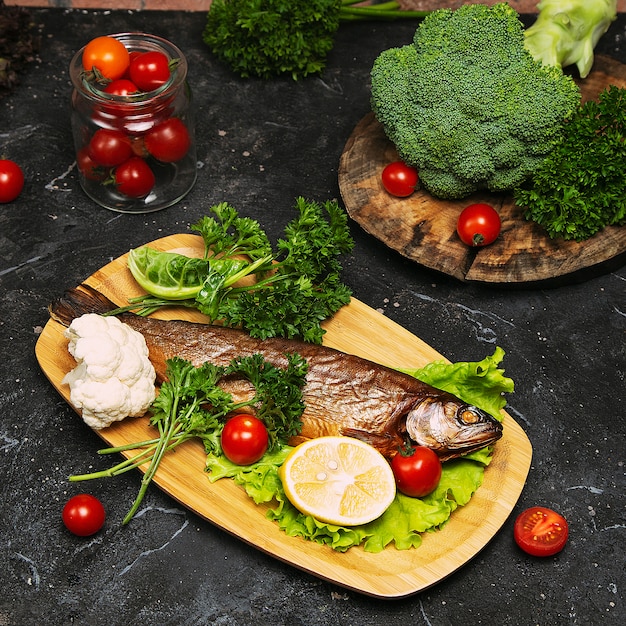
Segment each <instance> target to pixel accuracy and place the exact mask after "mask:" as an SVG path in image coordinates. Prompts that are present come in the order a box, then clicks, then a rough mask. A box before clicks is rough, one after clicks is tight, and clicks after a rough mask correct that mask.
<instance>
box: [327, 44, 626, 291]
mask: <svg viewBox="0 0 626 626" xmlns="http://www.w3.org/2000/svg"><path fill="white" fill-rule="evenodd" d="M578 83H579V85H580V88H581V93H582V98H583V100H584V101H586V100H589V99H592V98H596V97H597V95H598V94H599V93H600V92H601V91H602V90H604V89H605V88H606V87H607V86H608V85H611V84H613V85H617V86H618V87H626V65H624V64H622V63H619V62H618V61H615V60H613V59H611V58H610V57H604V56H598V57H596V62H595V65H594V70H593V71H592V72H591V74H590V75H589V76H588V77H587V78H586V79H585V80H584V81H581V80H579V81H578ZM396 160H398V154H397V152H396V149H395V147H394V145H393V144H392V143H391V142H390V141H389V140H388V139H387V137H386V135H385V132H384V130H383V127H382V126H381V124H379V123H378V122H377V121H376V119H375V118H374V115H373V114H372V113H370V114H369V115H367V116H366V117H365V118H363V119H362V120H361V122H359V124H358V125H357V126H356V128H355V129H354V131H353V132H352V134H351V136H350V138H349V139H348V141H347V143H346V145H345V148H344V151H343V154H342V156H341V160H340V164H339V188H340V191H341V195H342V198H343V201H344V204H345V206H346V209H347V211H348V214H349V215H350V217H352V219H354V220H355V221H356V222H357V223H358V224H360V225H361V227H362V228H363V229H364V230H365V231H367V232H368V233H370V234H371V235H373V236H374V237H376V238H377V239H379V240H380V241H382V242H383V243H385V244H386V245H387V246H389V247H390V248H392V249H393V250H396V251H397V252H399V253H400V254H402V255H403V256H405V257H407V258H408V259H411V260H412V261H416V262H417V263H419V264H421V265H424V266H426V267H428V268H431V269H434V270H438V271H440V272H443V273H444V274H448V275H449V276H454V277H455V278H458V279H460V280H463V281H468V282H469V281H472V282H479V283H493V284H517V285H526V286H528V285H530V284H535V283H543V282H544V281H550V282H553V283H555V284H559V283H564V282H571V281H572V280H580V279H581V278H586V277H588V276H590V275H592V274H594V273H597V272H598V270H606V269H608V268H612V267H619V266H620V265H621V264H622V263H623V262H624V261H626V227H624V226H622V227H617V226H614V227H607V228H605V229H604V230H603V231H601V232H600V233H598V234H596V235H595V236H594V237H592V238H590V239H588V240H587V241H584V242H580V243H577V242H574V241H565V240H562V239H550V237H549V236H548V235H547V234H546V232H545V230H544V229H543V228H542V227H541V226H539V225H537V224H535V223H534V222H529V221H527V220H525V219H524V218H523V209H521V208H520V207H517V206H516V205H515V203H514V202H513V199H512V197H510V196H505V195H496V194H491V193H489V192H481V193H476V194H474V195H472V196H470V197H469V198H465V199H463V200H441V199H438V198H434V197H433V196H431V195H430V194H429V193H428V192H426V191H424V190H418V191H417V192H416V193H414V194H413V195H412V196H410V197H408V198H395V197H393V196H391V195H390V194H388V193H387V192H386V191H385V189H384V188H383V186H382V183H381V173H382V171H383V169H384V167H385V166H386V165H387V164H388V163H390V162H392V161H396ZM474 202H486V203H488V204H491V205H492V206H493V207H494V208H496V210H497V211H498V212H499V213H500V218H501V220H502V232H501V234H500V236H499V237H498V239H497V240H496V241H495V242H494V243H493V244H491V245H489V246H485V247H484V248H473V249H472V248H470V247H468V246H466V245H465V244H463V242H461V240H460V239H459V237H458V235H457V234H456V222H457V219H458V216H459V213H460V212H461V211H462V210H463V209H464V208H465V207H466V206H467V205H469V204H472V203H474ZM592 270H595V271H592Z"/></svg>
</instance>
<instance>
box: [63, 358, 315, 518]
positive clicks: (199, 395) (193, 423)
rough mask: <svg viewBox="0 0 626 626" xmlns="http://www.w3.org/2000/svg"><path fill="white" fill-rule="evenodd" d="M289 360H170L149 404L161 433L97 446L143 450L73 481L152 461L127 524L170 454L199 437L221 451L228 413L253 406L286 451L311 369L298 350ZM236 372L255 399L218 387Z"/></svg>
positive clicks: (275, 444) (211, 450)
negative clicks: (282, 365) (279, 363)
mask: <svg viewBox="0 0 626 626" xmlns="http://www.w3.org/2000/svg"><path fill="white" fill-rule="evenodd" d="M287 359H288V365H287V367H286V368H285V369H281V368H277V367H275V366H273V365H271V364H270V363H268V362H267V361H265V359H264V358H263V356H262V355H260V354H254V355H251V356H248V357H239V358H236V359H233V360H232V361H231V362H230V364H229V365H227V366H225V367H222V366H217V365H214V364H212V363H208V362H207V363H204V364H203V365H201V366H200V367H195V366H194V365H193V364H192V363H190V362H189V361H187V360H185V359H181V358H180V357H174V358H173V359H169V360H168V361H167V370H166V379H167V380H166V381H165V382H164V383H163V384H162V385H161V388H160V391H159V394H158V396H157V397H156V399H155V400H154V402H153V403H152V405H151V407H150V413H151V416H150V423H151V424H152V425H153V426H155V427H156V428H157V430H158V433H159V436H158V437H157V438H155V439H150V440H148V441H141V442H138V443H133V444H128V445H124V446H118V447H115V448H105V449H103V450H98V453H99V454H112V453H115V452H124V451H128V450H139V451H138V452H137V453H136V454H135V455H133V456H131V457H129V458H127V459H126V460H124V461H122V462H121V463H118V464H117V465H115V466H114V467H112V468H110V469H108V470H104V471H101V472H94V473H92V474H81V475H76V476H71V477H70V481H72V482H75V481H82V480H91V479H94V478H107V477H111V476H117V475H118V474H123V473H124V472H127V471H129V470H132V469H135V468H137V467H140V466H141V465H143V464H145V463H149V465H148V469H147V470H146V472H145V474H144V475H143V478H142V480H141V487H140V489H139V493H138V494H137V497H136V498H135V501H134V502H133V505H132V506H131V508H130V510H129V512H128V513H127V514H126V517H125V518H124V521H123V523H124V524H127V523H128V522H129V521H130V520H131V519H132V518H133V516H134V515H135V513H136V512H137V509H138V508H139V505H140V504H141V502H142V500H143V498H144V495H145V493H146V491H147V490H148V486H149V485H150V483H151V482H152V479H153V478H154V475H155V473H156V471H157V469H158V467H159V465H160V463H161V460H162V459H163V456H164V455H165V453H166V452H168V451H170V450H173V449H174V448H176V447H177V446H179V445H180V444H182V443H184V442H185V441H188V440H189V439H193V438H196V437H198V438H200V439H201V440H202V442H203V445H204V448H205V450H206V451H207V454H209V455H213V456H215V455H217V456H218V457H219V456H221V455H222V447H221V443H220V437H221V434H222V430H223V429H224V423H225V421H226V417H227V415H228V414H231V413H233V412H235V411H239V410H241V409H242V408H244V407H254V411H255V414H256V417H257V418H258V419H260V420H261V421H262V422H263V423H264V424H265V427H266V428H267V431H268V436H269V445H268V453H270V454H271V453H273V452H275V451H277V450H279V449H281V448H282V447H283V446H284V445H285V444H286V442H287V440H288V439H289V438H290V437H291V436H293V435H296V434H298V433H299V432H300V429H301V428H302V422H301V420H300V416H301V415H302V412H303V411H304V402H303V400H302V388H303V387H304V383H305V377H306V373H307V370H308V364H307V362H306V360H305V359H304V358H303V357H302V356H300V355H299V354H289V355H287ZM233 376H234V377H237V378H244V379H246V380H248V381H249V382H250V383H251V384H252V386H253V387H254V390H255V393H254V395H253V397H251V398H250V399H249V400H245V401H242V402H235V401H234V400H233V398H232V396H231V394H230V393H228V392H227V391H225V390H224V389H222V388H221V387H220V386H219V383H220V381H221V380H222V379H223V378H225V377H233Z"/></svg>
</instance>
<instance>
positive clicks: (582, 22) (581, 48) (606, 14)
mask: <svg viewBox="0 0 626 626" xmlns="http://www.w3.org/2000/svg"><path fill="white" fill-rule="evenodd" d="M537 8H538V9H539V15H538V17H537V19H536V21H535V23H534V24H533V25H532V26H531V27H530V28H528V29H527V30H526V33H525V36H526V48H528V50H529V51H530V53H531V54H532V55H533V58H535V59H536V60H537V61H541V62H542V63H545V64H546V65H556V66H558V67H566V66H567V65H576V67H577V68H578V72H579V74H580V76H581V78H586V77H587V76H588V74H589V72H590V71H591V66H592V65H593V50H594V48H595V47H596V44H597V43H598V41H599V40H600V37H602V35H604V33H606V31H607V30H608V29H609V26H610V25H611V22H613V21H614V20H615V18H616V17H617V0H593V2H592V1H591V0H542V1H541V2H540V3H539V4H538V5H537Z"/></svg>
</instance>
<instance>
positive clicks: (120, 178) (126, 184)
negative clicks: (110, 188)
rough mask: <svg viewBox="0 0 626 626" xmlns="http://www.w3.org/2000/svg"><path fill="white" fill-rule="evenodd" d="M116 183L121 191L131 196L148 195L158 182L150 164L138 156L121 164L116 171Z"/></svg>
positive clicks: (141, 196) (140, 196)
mask: <svg viewBox="0 0 626 626" xmlns="http://www.w3.org/2000/svg"><path fill="white" fill-rule="evenodd" d="M114 178H115V184H116V186H117V189H118V190H119V192H120V193H122V194H124V195H125V196H128V197H129V198H143V197H145V196H147V195H148V194H149V193H150V192H151V191H152V188H153V187H154V183H155V182H156V180H155V177H154V173H153V172H152V170H151V169H150V166H149V165H148V164H147V163H146V162H145V161H144V160H143V159H142V158H141V157H138V156H133V157H130V159H128V161H124V163H122V164H121V165H119V166H118V167H117V168H116V169H115V172H114Z"/></svg>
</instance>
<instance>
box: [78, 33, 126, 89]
mask: <svg viewBox="0 0 626 626" xmlns="http://www.w3.org/2000/svg"><path fill="white" fill-rule="evenodd" d="M128 64H129V55H128V50H126V47H125V46H124V44H123V43H122V42H121V41H119V40H117V39H115V37H106V36H105V37H96V38H95V39H92V40H91V41H90V42H89V43H88V44H87V45H86V46H85V49H84V50H83V68H84V69H85V70H86V71H90V70H96V69H97V71H98V72H99V73H100V74H101V75H102V76H103V77H104V78H106V79H108V80H117V79H118V78H121V77H122V76H123V75H124V72H126V70H127V69H128Z"/></svg>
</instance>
